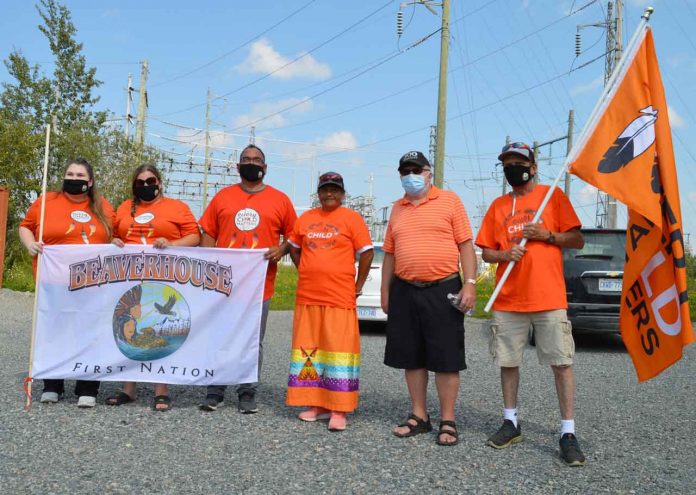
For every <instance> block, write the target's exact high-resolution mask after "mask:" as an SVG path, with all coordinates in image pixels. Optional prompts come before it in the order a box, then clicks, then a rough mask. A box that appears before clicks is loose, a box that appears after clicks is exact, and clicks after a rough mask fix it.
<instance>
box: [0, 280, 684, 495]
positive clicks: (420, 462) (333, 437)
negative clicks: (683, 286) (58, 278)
mask: <svg viewBox="0 0 696 495" xmlns="http://www.w3.org/2000/svg"><path fill="white" fill-rule="evenodd" d="M32 303H33V296H32V295H30V294H22V293H16V292H11V291H8V290H4V289H0V379H1V380H3V383H4V386H2V387H0V446H1V450H0V487H1V489H2V492H3V493H37V494H38V493H41V494H48V493H76V494H82V493H96V492H102V493H206V494H211V493H222V492H225V493H288V492H298V493H299V492H305V493H306V492H313V493H374V492H377V493H440V492H443V493H444V492H448V493H520V492H524V493H601V492H609V493H696V480H694V466H696V453H695V452H696V449H694V448H693V447H689V442H690V441H691V440H692V439H693V435H694V433H696V384H695V382H694V376H695V375H696V347H695V346H692V347H691V348H689V349H687V350H686V353H685V354H686V355H685V357H684V359H683V360H682V361H681V362H679V363H678V364H677V365H676V366H673V367H672V368H671V369H669V370H667V371H666V372H665V373H663V374H662V375H661V376H660V377H658V378H656V379H654V380H652V381H650V382H647V383H643V384H638V383H637V380H636V376H635V372H634V370H633V366H632V364H631V362H630V359H629V357H628V355H627V354H626V352H625V350H624V349H623V346H622V344H621V341H620V339H619V337H618V336H602V337H594V336H593V337H582V338H578V339H577V355H576V378H577V382H578V394H577V414H576V423H577V427H578V436H579V438H580V441H581V446H582V447H583V449H584V451H585V454H586V455H587V458H588V464H587V465H586V466H585V467H583V468H567V467H565V466H563V465H562V464H561V462H560V461H559V460H558V431H557V430H558V422H559V415H558V406H557V402H556V397H555V394H554V391H553V378H552V375H551V372H550V370H549V369H547V368H542V367H541V366H539V365H538V363H537V361H536V356H535V355H534V351H533V350H532V349H531V348H530V349H528V350H527V355H526V356H525V365H524V366H523V369H522V383H521V390H520V417H521V420H522V426H523V431H524V434H525V441H524V442H522V443H521V444H519V445H515V446H513V447H511V448H509V449H506V450H502V451H497V450H494V449H491V448H490V447H487V446H485V445H484V442H485V440H486V438H487V436H488V435H489V434H490V433H491V432H492V431H494V430H495V429H496V428H497V427H498V426H499V424H500V422H501V414H502V410H501V407H502V405H501V398H500V391H499V380H498V374H497V370H496V368H495V367H494V366H493V364H492V363H491V360H490V358H489V356H488V354H487V341H486V337H485V331H484V328H485V324H484V323H482V322H481V321H475V320H472V321H467V362H468V365H469V370H467V371H465V372H463V373H462V385H461V391H460V399H459V404H458V408H457V423H458V425H459V429H460V433H461V438H460V443H459V445H457V446H455V447H439V446H437V445H436V444H435V434H434V433H432V434H428V435H419V436H416V437H414V438H409V439H399V438H396V437H394V436H392V434H391V433H390V429H391V427H392V426H393V425H394V424H395V422H397V421H399V420H402V419H403V418H404V417H405V416H406V415H407V413H408V403H407V392H406V388H405V385H404V382H403V380H402V374H401V373H400V372H398V371H396V370H392V369H390V368H387V367H385V366H384V365H383V364H382V353H383V349H384V334H383V332H382V331H380V328H379V327H371V328H366V329H365V332H364V333H363V340H362V349H363V355H362V362H363V367H362V376H361V396H360V408H359V410H358V411H357V412H356V414H354V415H352V416H350V417H349V429H348V430H347V431H346V432H344V433H330V432H328V431H327V429H326V423H325V422H324V423H314V424H311V423H302V422H300V421H298V420H296V419H295V415H296V414H297V412H298V410H297V409H293V408H288V407H286V406H284V395H285V381H286V374H287V367H288V360H289V355H288V353H289V347H290V335H291V321H292V313H291V312H272V313H271V315H270V318H269V322H268V331H267V334H266V349H267V354H266V358H265V360H264V370H263V379H262V381H263V387H262V390H261V392H260V397H259V399H260V404H259V405H260V408H261V411H260V412H259V413H258V414H256V415H241V414H239V413H238V412H237V409H236V400H231V401H230V402H228V403H227V405H226V406H225V407H222V408H221V409H219V410H218V411H216V412H214V413H204V412H201V411H199V410H198V408H197V404H198V402H199V400H201V399H202V397H203V396H204V390H202V389H201V388H196V387H172V396H173V400H174V409H173V410H172V411H170V412H167V413H157V412H154V411H151V410H150V407H149V406H150V403H151V401H152V387H151V386H149V385H146V384H145V385H141V386H140V388H139V394H140V395H139V401H138V402H137V403H135V404H129V405H125V406H121V407H107V406H104V405H101V404H102V401H103V398H104V397H105V396H106V395H109V394H111V393H113V392H115V391H116V390H117V384H116V383H113V382H111V383H104V384H103V385H102V390H101V392H100V399H99V401H100V405H98V406H97V407H96V408H95V409H93V410H80V409H77V408H76V407H75V402H76V397H75V396H74V395H73V394H72V385H70V386H69V389H68V390H69V391H68V393H67V394H66V397H65V400H63V401H61V402H60V403H58V404H57V405H43V404H39V403H38V402H35V403H34V406H33V408H32V410H31V411H30V412H29V413H25V412H23V410H22V406H23V394H22V390H21V381H22V378H23V377H24V375H25V373H26V369H27V360H28V349H29V334H30V329H31V310H32ZM35 388H36V389H38V390H35V392H34V398H35V400H37V399H38V396H39V392H40V388H41V386H40V384H37V386H36V387H35ZM430 405H431V410H432V412H433V419H434V421H437V417H436V416H437V412H436V411H437V409H436V407H435V406H436V397H435V394H434V391H432V392H431V394H430Z"/></svg>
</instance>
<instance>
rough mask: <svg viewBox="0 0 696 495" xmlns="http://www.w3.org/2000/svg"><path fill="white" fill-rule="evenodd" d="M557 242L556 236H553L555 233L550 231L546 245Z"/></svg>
mask: <svg viewBox="0 0 696 495" xmlns="http://www.w3.org/2000/svg"><path fill="white" fill-rule="evenodd" d="M555 242H556V236H555V235H553V232H551V231H549V236H548V237H547V238H546V243H547V244H555Z"/></svg>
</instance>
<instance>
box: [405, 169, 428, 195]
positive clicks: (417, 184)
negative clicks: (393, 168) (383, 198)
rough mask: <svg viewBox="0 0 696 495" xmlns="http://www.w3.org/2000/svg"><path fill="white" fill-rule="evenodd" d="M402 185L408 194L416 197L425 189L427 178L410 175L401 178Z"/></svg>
mask: <svg viewBox="0 0 696 495" xmlns="http://www.w3.org/2000/svg"><path fill="white" fill-rule="evenodd" d="M401 185H402V186H403V188H404V191H406V194H410V195H412V196H416V195H418V194H420V193H422V192H423V190H424V189H425V177H423V175H422V174H421V175H416V174H408V175H406V176H404V177H401Z"/></svg>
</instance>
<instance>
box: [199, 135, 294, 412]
mask: <svg viewBox="0 0 696 495" xmlns="http://www.w3.org/2000/svg"><path fill="white" fill-rule="evenodd" d="M237 170H238V171H239V175H240V177H241V183H240V184H235V185H232V186H229V187H226V188H225V189H223V190H222V191H220V192H219V193H217V194H216V195H215V197H214V198H213V200H212V201H211V202H210V204H209V205H208V207H207V208H206V209H205V212H204V213H203V216H202V217H201V219H200V221H199V222H198V223H199V225H200V226H201V229H203V235H202V237H201V244H200V245H201V247H220V248H246V249H255V248H267V249H268V251H267V252H266V255H265V257H266V259H268V260H269V265H268V272H267V273H266V285H265V287H264V291H263V311H262V314H261V328H260V332H259V367H258V370H259V374H260V373H261V363H262V357H263V336H264V334H265V332H266V320H267V319H268V309H269V307H270V305H271V298H272V297H273V289H274V285H275V277H276V272H277V271H278V261H279V260H280V258H282V257H283V255H285V254H287V253H288V251H289V246H288V241H287V239H288V237H289V236H290V234H291V233H292V228H293V226H294V225H295V220H297V214H296V213H295V208H294V207H293V206H292V202H291V201H290V198H288V197H287V195H285V194H283V193H282V192H280V191H278V190H277V189H275V188H273V187H271V186H269V185H267V184H265V183H264V182H263V178H264V177H265V175H266V170H267V165H266V156H265V155H264V153H263V151H261V149H260V148H259V147H258V146H255V145H253V144H250V145H249V146H247V147H246V148H244V150H242V153H241V154H240V156H239V163H238V164H237ZM281 235H282V237H283V242H282V243H281V242H280V237H281ZM225 389H226V387H225V386H224V385H211V386H209V387H208V390H207V395H206V398H205V401H204V402H203V403H202V404H201V405H200V408H201V410H203V411H215V410H216V409H217V407H218V406H219V405H220V404H221V403H222V401H223V397H224V394H225ZM257 389H258V383H245V384H242V385H239V386H238V387H237V395H238V398H239V412H241V413H243V414H252V413H255V412H257V411H258V407H257V405H256V391H257Z"/></svg>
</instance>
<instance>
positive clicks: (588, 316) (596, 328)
mask: <svg viewBox="0 0 696 495" xmlns="http://www.w3.org/2000/svg"><path fill="white" fill-rule="evenodd" d="M582 235H583V237H584V238H585V246H584V247H583V248H582V249H564V250H563V275H564V277H565V283H566V291H567V295H568V319H569V320H570V321H571V323H572V325H573V331H577V332H578V333H587V332H600V333H607V332H609V333H615V332H618V331H619V307H620V303H621V284H622V280H623V269H624V261H625V259H626V230H620V229H582Z"/></svg>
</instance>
